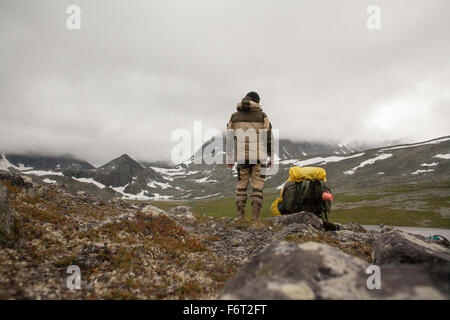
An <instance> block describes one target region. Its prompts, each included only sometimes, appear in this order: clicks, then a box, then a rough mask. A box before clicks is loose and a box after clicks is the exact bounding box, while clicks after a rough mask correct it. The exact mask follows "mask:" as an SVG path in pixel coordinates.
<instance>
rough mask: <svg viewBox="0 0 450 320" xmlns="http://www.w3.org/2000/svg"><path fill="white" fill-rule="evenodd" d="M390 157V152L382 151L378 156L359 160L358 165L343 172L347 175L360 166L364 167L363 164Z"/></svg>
mask: <svg viewBox="0 0 450 320" xmlns="http://www.w3.org/2000/svg"><path fill="white" fill-rule="evenodd" d="M390 157H392V153H382V154H380V155H379V156H376V157H375V158H372V159H368V160H366V161H363V162H361V163H360V164H359V166H356V167H354V168H353V169H350V170H348V171H344V174H347V175H351V174H354V173H355V171H356V170H358V169H360V168H363V167H365V166H367V165H371V164H374V163H375V162H376V161H379V160H385V159H388V158H390Z"/></svg>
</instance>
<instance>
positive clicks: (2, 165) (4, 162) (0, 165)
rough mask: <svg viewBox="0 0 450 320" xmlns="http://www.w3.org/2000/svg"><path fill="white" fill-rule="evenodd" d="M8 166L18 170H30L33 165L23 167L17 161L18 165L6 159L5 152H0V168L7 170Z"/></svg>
mask: <svg viewBox="0 0 450 320" xmlns="http://www.w3.org/2000/svg"><path fill="white" fill-rule="evenodd" d="M9 168H13V169H16V170H19V171H24V170H30V169H33V167H25V166H24V165H23V164H21V163H19V164H18V166H15V165H13V164H12V163H11V162H9V160H8V159H6V156H5V154H2V159H1V160H0V169H1V170H5V171H9Z"/></svg>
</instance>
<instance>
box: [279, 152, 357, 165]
mask: <svg viewBox="0 0 450 320" xmlns="http://www.w3.org/2000/svg"><path fill="white" fill-rule="evenodd" d="M363 155H364V152H363V153H358V154H354V155H351V156H330V157H325V158H324V157H315V158H311V159H306V160H295V159H294V160H283V161H281V162H280V163H281V164H293V165H295V166H298V167H304V166H308V165H310V164H315V163H321V164H327V163H329V162H339V161H342V160H347V159H351V158H356V157H361V156H363Z"/></svg>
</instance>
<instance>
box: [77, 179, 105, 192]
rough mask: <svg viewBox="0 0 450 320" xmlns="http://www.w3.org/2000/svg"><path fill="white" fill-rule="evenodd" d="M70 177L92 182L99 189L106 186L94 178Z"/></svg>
mask: <svg viewBox="0 0 450 320" xmlns="http://www.w3.org/2000/svg"><path fill="white" fill-rule="evenodd" d="M72 179H74V180H77V181H79V182H83V183H92V184H93V185H96V186H97V187H99V188H100V189H104V188H106V186H105V185H104V184H102V183H100V182H98V181H95V180H94V178H75V177H72Z"/></svg>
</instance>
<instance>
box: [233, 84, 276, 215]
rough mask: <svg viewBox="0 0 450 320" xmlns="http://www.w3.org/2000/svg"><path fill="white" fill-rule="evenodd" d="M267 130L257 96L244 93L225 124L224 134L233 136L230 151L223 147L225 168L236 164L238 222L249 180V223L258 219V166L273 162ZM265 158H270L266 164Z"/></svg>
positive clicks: (260, 186) (260, 179)
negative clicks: (250, 219)
mask: <svg viewBox="0 0 450 320" xmlns="http://www.w3.org/2000/svg"><path fill="white" fill-rule="evenodd" d="M271 128H272V125H271V124H270V122H269V119H268V118H267V115H266V114H265V113H264V112H263V111H262V109H261V107H260V105H259V95H258V94H257V93H256V92H253V91H252V92H249V93H247V94H246V95H245V97H244V98H243V99H242V101H241V102H240V103H238V105H237V112H235V113H233V115H232V116H231V119H230V121H229V122H228V124H227V129H228V133H230V132H231V133H233V134H234V138H233V141H234V148H232V149H231V150H230V148H228V147H227V165H228V167H230V168H233V166H234V161H236V162H237V173H238V182H237V186H236V189H237V190H236V207H237V211H238V219H244V218H245V204H246V202H247V187H248V185H249V181H250V180H251V182H252V192H251V195H250V198H251V203H252V220H253V221H258V220H259V215H260V212H261V207H262V204H263V188H264V177H263V176H262V175H261V167H262V165H263V164H262V163H264V165H266V166H271V165H272V162H273V161H272V157H271V154H272V153H271V140H272V139H271V135H272V134H271ZM233 154H234V156H233ZM268 157H270V159H269V160H268V161H267V159H268ZM266 161H267V162H266Z"/></svg>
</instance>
